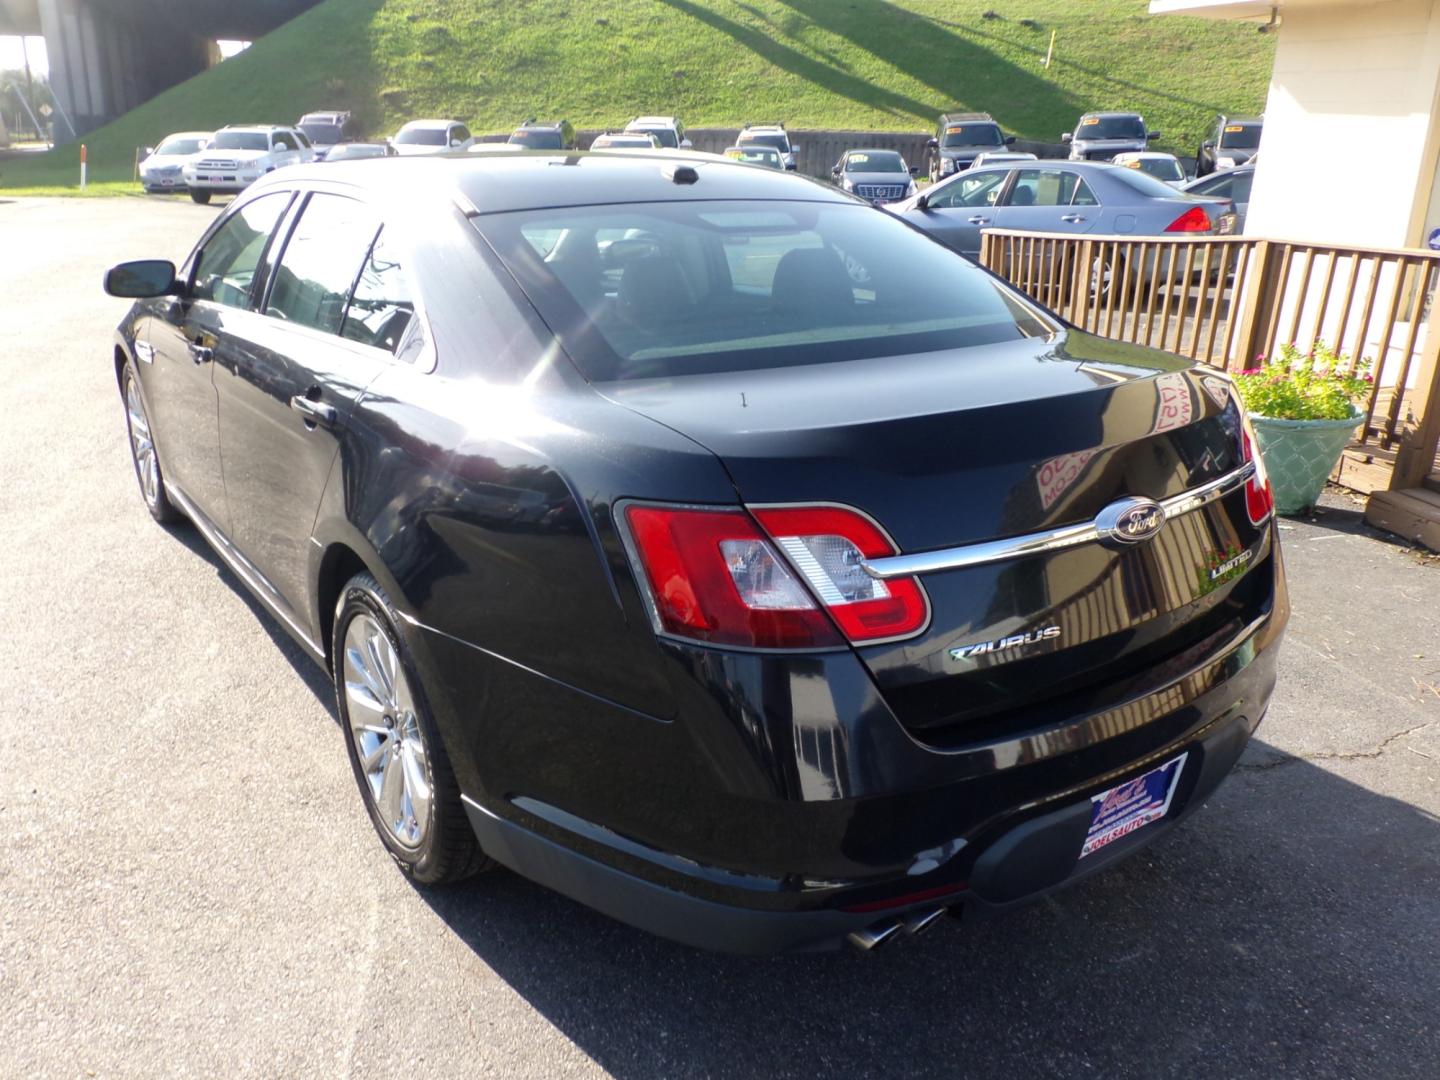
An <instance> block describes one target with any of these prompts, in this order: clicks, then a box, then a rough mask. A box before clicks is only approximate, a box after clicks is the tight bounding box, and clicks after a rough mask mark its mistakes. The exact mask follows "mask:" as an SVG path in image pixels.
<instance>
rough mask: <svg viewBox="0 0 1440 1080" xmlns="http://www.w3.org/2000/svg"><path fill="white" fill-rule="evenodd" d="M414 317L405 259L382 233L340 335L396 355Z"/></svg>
mask: <svg viewBox="0 0 1440 1080" xmlns="http://www.w3.org/2000/svg"><path fill="white" fill-rule="evenodd" d="M414 317H415V298H414V296H413V295H412V294H411V292H410V282H409V281H408V280H407V279H406V276H405V256H404V255H403V253H402V252H401V250H400V245H399V244H398V243H396V242H395V241H394V240H392V239H390V238H389V235H388V233H386V232H385V230H383V229H382V230H381V232H380V235H379V236H378V237H376V238H375V243H374V245H372V247H371V248H370V253H369V254H368V255H367V256H366V257H365V265H364V268H363V269H362V270H361V271H360V277H359V278H358V279H357V280H356V282H355V293H354V296H352V297H351V300H350V307H349V310H347V311H346V313H345V322H344V326H343V328H342V329H341V331H340V332H341V335H342V336H344V337H347V338H349V339H350V340H351V341H359V342H362V343H364V344H366V345H373V346H375V347H376V348H377V349H384V350H385V351H386V352H391V353H393V352H396V351H397V350H398V349H399V347H400V343H401V341H403V340H404V338H405V331H406V329H407V328H408V327H409V325H410V320H411V319H413V318H414ZM407 352H408V350H407ZM407 359H413V357H407Z"/></svg>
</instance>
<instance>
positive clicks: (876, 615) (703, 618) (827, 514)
mask: <svg viewBox="0 0 1440 1080" xmlns="http://www.w3.org/2000/svg"><path fill="white" fill-rule="evenodd" d="M754 515H755V516H754V518H752V517H751V516H750V514H748V513H746V512H745V511H744V510H741V509H740V508H738V507H735V508H730V507H725V508H715V509H709V508H703V507H681V506H653V505H643V504H636V505H632V506H629V507H627V508H626V510H625V524H626V526H627V529H628V536H627V541H628V545H629V549H630V554H631V558H632V561H633V562H634V563H635V564H636V569H637V570H638V571H639V572H640V577H641V579H642V581H641V584H642V586H643V587H644V590H645V593H646V601H647V603H648V605H649V608H650V614H651V619H652V621H653V623H654V625H655V629H656V632H658V633H663V634H670V635H673V636H676V637H686V638H693V639H694V640H696V641H704V642H709V643H711V644H715V645H732V646H740V647H747V648H756V649H813V648H834V647H836V646H838V645H843V644H844V642H845V639H846V638H848V639H849V640H850V641H852V642H856V643H857V644H863V643H865V642H871V641H879V640H882V639H890V638H896V637H906V636H908V635H910V634H914V633H917V632H918V631H920V630H922V629H924V627H925V624H926V623H927V622H928V621H929V618H930V610H929V604H928V603H927V601H926V599H925V594H924V592H922V591H921V589H920V584H919V582H918V581H916V580H915V579H914V578H899V579H891V580H889V581H880V580H878V579H876V578H872V577H870V575H868V574H867V573H865V571H864V570H863V569H862V568H861V566H860V564H861V562H862V561H863V560H865V559H869V558H879V557H882V556H885V555H895V554H898V552H897V551H896V549H895V545H894V544H893V543H891V542H890V539H889V538H888V537H887V536H886V535H885V534H884V532H882V531H881V530H880V528H879V526H877V525H876V524H875V523H874V522H873V521H871V520H870V519H869V518H867V517H865V516H864V515H863V514H860V513H858V512H856V511H854V510H847V509H844V508H843V507H830V506H822V507H798V508H790V507H786V508H774V509H761V510H756V511H754ZM756 519H758V520H759V522H760V524H761V525H763V526H764V529H765V530H766V531H768V533H769V534H770V535H769V536H767V535H766V533H765V532H762V531H761V529H760V528H759V527H757V526H756V524H755V521H756ZM782 552H783V554H782ZM836 626H838V627H839V628H840V631H841V632H843V634H844V637H843V638H842V637H841V635H840V633H837V631H836Z"/></svg>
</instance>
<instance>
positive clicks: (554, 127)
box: [506, 116, 575, 150]
mask: <svg viewBox="0 0 1440 1080" xmlns="http://www.w3.org/2000/svg"><path fill="white" fill-rule="evenodd" d="M506 142H509V143H511V144H512V145H515V146H523V147H525V148H526V149H527V150H574V149H575V128H574V126H573V125H572V124H571V123H570V121H568V120H556V121H555V122H554V123H541V122H540V121H538V120H536V119H535V118H534V117H533V116H532V117H531V118H530V119H529V120H526V121H525V122H524V123H523V124H521V125H520V126H519V127H517V128H516V129H515V130H514V131H512V132H511V133H510V138H509V139H507V140H506Z"/></svg>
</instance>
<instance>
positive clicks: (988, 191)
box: [911, 168, 1011, 257]
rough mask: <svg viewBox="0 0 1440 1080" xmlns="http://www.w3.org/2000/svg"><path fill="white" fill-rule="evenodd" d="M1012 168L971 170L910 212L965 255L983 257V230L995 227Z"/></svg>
mask: <svg viewBox="0 0 1440 1080" xmlns="http://www.w3.org/2000/svg"><path fill="white" fill-rule="evenodd" d="M1010 172H1011V170H1009V169H1003V168H1002V169H982V170H979V171H977V170H974V169H971V170H969V171H967V172H963V173H961V174H960V175H959V176H957V177H955V178H954V179H953V180H949V181H947V182H946V183H944V184H942V185H940V187H939V188H938V189H937V190H936V191H935V192H934V194H931V195H927V196H926V198H925V206H924V207H923V208H917V209H916V210H915V211H912V212H911V216H913V217H914V219H915V223H916V224H917V225H919V226H920V227H921V228H922V229H924V230H925V231H926V232H928V233H931V234H932V235H934V236H935V237H936V238H937V239H939V240H943V241H944V242H945V243H946V244H948V245H949V246H950V247H952V248H954V249H955V250H956V251H958V252H960V253H961V254H963V255H969V256H971V257H975V256H978V255H979V254H980V230H981V229H984V228H986V227H987V226H992V225H994V224H995V214H996V204H997V203H998V202H999V201H1000V196H1001V194H1002V193H1003V192H1004V190H1005V183H1006V181H1007V180H1008V179H1009V178H1010Z"/></svg>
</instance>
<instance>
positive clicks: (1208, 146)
mask: <svg viewBox="0 0 1440 1080" xmlns="http://www.w3.org/2000/svg"><path fill="white" fill-rule="evenodd" d="M1200 149H1201V150H1214V149H1215V144H1214V143H1213V142H1203V143H1201V144H1200Z"/></svg>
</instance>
